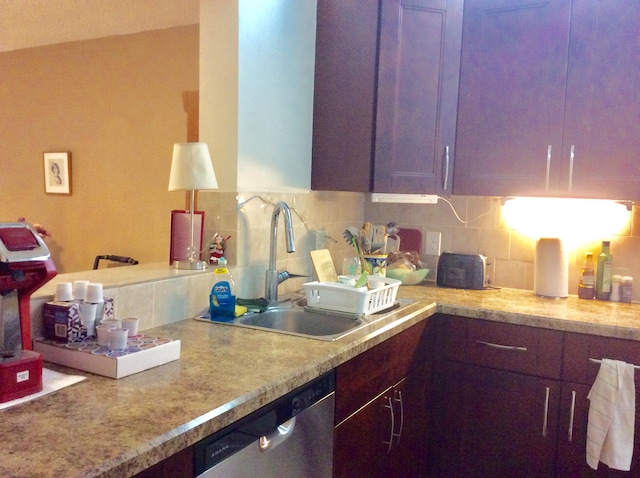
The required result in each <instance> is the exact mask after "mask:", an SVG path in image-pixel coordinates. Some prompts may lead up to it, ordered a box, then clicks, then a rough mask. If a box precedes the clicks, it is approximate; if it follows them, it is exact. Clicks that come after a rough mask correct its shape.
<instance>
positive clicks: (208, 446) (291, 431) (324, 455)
mask: <svg viewBox="0 0 640 478" xmlns="http://www.w3.org/2000/svg"><path fill="white" fill-rule="evenodd" d="M334 404H335V378H334V374H333V372H330V373H328V374H325V375H323V376H322V377H319V378H317V379H316V380H313V381H312V382H310V383H308V384H306V385H304V386H302V387H300V388H298V389H296V390H294V391H293V392H291V393H289V394H287V395H285V396H284V397H282V398H280V399H278V400H276V401H274V402H273V403H271V404H269V405H266V406H264V407H263V408H261V409H260V410H257V411H256V412H254V413H252V414H251V415H249V416H247V417H245V418H244V419H241V420H239V421H238V422H236V423H234V424H233V425H230V426H228V427H226V428H224V429H222V430H220V431H219V432H217V433H215V434H213V435H211V436H210V437H207V438H205V439H204V440H201V441H200V442H198V443H196V445H195V448H194V462H195V463H194V464H195V474H196V477H198V478H202V477H206V478H214V477H224V478H234V477H237V478H247V477H251V478H253V477H256V476H259V477H260V478H270V477H274V478H285V477H287V478H288V477H305V478H325V477H327V478H329V477H331V476H332V473H333V414H334Z"/></svg>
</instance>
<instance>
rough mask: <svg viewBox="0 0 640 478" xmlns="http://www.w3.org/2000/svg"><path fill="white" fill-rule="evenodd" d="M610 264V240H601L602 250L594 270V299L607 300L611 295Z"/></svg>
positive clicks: (611, 260) (611, 258)
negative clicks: (596, 267) (595, 270)
mask: <svg viewBox="0 0 640 478" xmlns="http://www.w3.org/2000/svg"><path fill="white" fill-rule="evenodd" d="M612 264H613V256H612V255H611V242H610V241H602V252H601V253H600V255H599V256H598V269H597V272H596V274H597V275H596V299H598V300H609V296H610V295H611V269H612Z"/></svg>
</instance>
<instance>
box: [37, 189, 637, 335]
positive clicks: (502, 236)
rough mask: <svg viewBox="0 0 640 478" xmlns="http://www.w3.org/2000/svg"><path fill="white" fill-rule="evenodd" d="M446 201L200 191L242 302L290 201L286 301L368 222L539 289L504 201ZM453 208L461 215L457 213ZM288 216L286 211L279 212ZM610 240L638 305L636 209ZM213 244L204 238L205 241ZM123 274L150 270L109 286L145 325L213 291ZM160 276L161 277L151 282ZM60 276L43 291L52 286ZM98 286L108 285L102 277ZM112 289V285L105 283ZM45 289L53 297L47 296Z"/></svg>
mask: <svg viewBox="0 0 640 478" xmlns="http://www.w3.org/2000/svg"><path fill="white" fill-rule="evenodd" d="M448 200H449V201H450V204H449V203H448V202H447V201H445V200H442V199H441V200H439V201H438V203H437V204H428V205H417V204H384V203H371V202H370V198H369V195H368V194H362V193H342V192H311V193H255V194H243V195H238V194H235V193H211V194H207V195H201V196H200V198H199V209H203V210H205V212H206V215H205V238H211V237H213V234H215V233H216V232H218V233H220V234H223V235H224V236H225V237H226V236H231V239H230V241H229V246H228V249H227V251H226V252H225V255H226V256H227V259H228V260H229V264H230V269H231V272H232V274H233V277H234V279H235V280H236V285H237V289H236V294H237V296H238V297H242V298H258V297H264V279H265V272H266V270H267V267H268V262H269V249H270V237H271V230H270V227H271V217H272V213H273V206H274V204H275V203H277V202H278V201H285V202H286V203H287V204H288V205H289V207H290V208H291V212H292V220H293V229H294V236H295V245H296V251H295V252H294V253H291V254H288V253H287V252H286V250H285V240H284V225H283V224H284V220H283V218H282V217H280V218H279V220H278V233H277V240H278V248H277V269H278V270H288V271H289V272H291V273H296V274H303V275H307V276H309V277H306V278H297V279H290V280H288V281H286V282H284V283H282V284H281V285H280V287H279V293H280V294H281V295H284V294H286V293H288V292H294V291H298V290H300V289H301V287H302V284H303V283H304V282H305V281H309V280H313V279H314V277H313V275H314V273H313V267H312V264H311V260H310V257H309V251H311V250H314V249H329V251H330V252H331V256H332V258H333V260H334V264H335V267H336V269H337V270H338V271H339V272H340V271H341V269H342V260H343V259H344V258H345V257H348V256H352V255H353V248H352V247H351V246H350V245H349V244H347V242H346V241H345V240H344V238H343V236H342V233H343V231H344V229H345V228H346V227H347V226H350V225H352V226H356V227H359V226H360V225H362V223H363V222H364V221H365V220H367V221H370V222H377V223H381V224H387V223H388V222H390V221H395V222H397V223H399V224H400V226H403V227H406V228H415V229H419V230H420V231H422V234H423V237H425V236H426V233H427V232H440V233H441V238H442V239H441V250H442V251H453V252H463V253H481V254H484V255H485V256H487V258H488V260H487V262H488V264H489V266H488V273H489V277H490V280H491V284H492V285H494V286H496V287H505V288H514V289H523V290H533V270H534V268H533V262H534V252H535V241H534V240H533V239H530V238H528V237H526V236H524V235H522V234H520V233H518V232H516V231H513V230H510V229H509V228H507V226H506V225H505V221H504V219H503V217H502V214H501V211H502V206H501V203H500V201H499V200H498V199H496V198H482V197H462V196H457V197H456V196H454V197H451V198H449V199H448ZM454 210H455V212H454ZM281 216H282V214H281ZM602 239H610V240H611V242H612V251H613V257H614V272H616V271H618V272H621V273H623V274H625V275H631V276H634V277H635V278H636V287H634V293H633V301H634V302H640V254H639V252H640V212H639V208H638V207H637V206H634V207H633V210H632V211H631V214H630V222H629V224H628V227H626V228H625V230H624V232H623V233H620V234H619V235H617V236H614V237H607V238H602ZM205 240H206V239H205ZM422 249H423V250H421V251H420V253H421V256H422V259H423V261H425V262H426V263H427V264H428V265H429V266H430V269H431V272H430V273H429V276H428V278H427V279H428V280H432V281H433V280H435V268H436V265H437V260H438V256H435V255H432V256H430V255H427V254H425V251H424V241H423V245H422ZM586 251H592V252H593V253H594V255H597V254H598V253H599V252H600V242H599V241H591V242H586V243H584V244H579V245H578V246H577V247H576V248H575V249H573V250H571V251H569V254H570V255H569V293H570V294H577V284H578V277H579V273H580V267H581V265H582V258H583V256H584V252H586ZM134 267H135V268H137V269H134V268H131V269H128V268H125V269H122V271H129V270H130V271H133V270H136V271H142V272H141V273H137V274H142V279H141V280H130V278H127V280H123V281H122V284H126V285H121V286H118V285H117V281H116V284H112V285H111V286H110V287H108V288H105V295H106V296H108V297H113V299H114V301H115V307H116V315H117V316H118V317H120V318H122V317H139V318H140V319H141V324H140V329H141V330H144V329H148V328H151V327H154V326H158V325H163V324H167V323H171V322H175V321H178V320H183V319H184V318H188V317H193V316H194V315H196V314H197V313H198V312H200V311H201V310H202V309H203V308H206V307H207V305H208V297H209V292H210V290H211V286H212V285H213V274H212V273H211V271H210V270H209V271H207V272H204V273H196V274H194V275H189V274H187V275H180V274H177V276H175V277H174V273H173V272H170V268H169V266H168V264H149V265H141V266H134ZM154 267H155V268H157V269H158V271H160V272H159V273H158V277H157V278H149V277H146V276H145V274H146V272H145V271H147V270H148V271H149V274H151V275H153V274H155V273H156V269H154ZM99 273H100V271H89V272H87V273H78V274H73V275H71V274H70V275H66V276H67V279H66V280H75V279H85V278H87V279H91V277H86V276H87V274H99ZM59 280H64V277H57V278H55V279H54V281H52V283H51V284H48V285H47V286H45V287H46V288H49V289H51V290H53V289H52V287H53V283H54V282H55V281H59ZM92 280H93V281H100V279H98V280H95V279H92ZM105 285H106V284H105ZM45 292H46V291H45ZM46 300H50V297H49V298H47V297H46V293H40V294H39V295H37V296H35V297H34V298H33V299H32V301H31V303H32V311H31V316H32V329H33V331H32V333H33V336H34V337H37V336H39V335H41V332H42V331H41V327H42V324H41V320H39V319H38V318H39V317H40V319H41V316H42V305H43V304H44V302H46Z"/></svg>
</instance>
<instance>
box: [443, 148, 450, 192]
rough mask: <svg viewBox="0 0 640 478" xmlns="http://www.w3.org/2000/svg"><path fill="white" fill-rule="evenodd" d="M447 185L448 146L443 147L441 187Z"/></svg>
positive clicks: (446, 186)
mask: <svg viewBox="0 0 640 478" xmlns="http://www.w3.org/2000/svg"><path fill="white" fill-rule="evenodd" d="M448 187H449V146H445V147H444V178H443V179H442V189H443V190H444V191H446V190H447V188H448Z"/></svg>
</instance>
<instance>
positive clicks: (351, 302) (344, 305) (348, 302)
mask: <svg viewBox="0 0 640 478" xmlns="http://www.w3.org/2000/svg"><path fill="white" fill-rule="evenodd" d="M383 279H384V283H385V285H383V286H382V287H379V288H377V289H371V290H367V289H366V287H362V288H360V289H355V288H354V287H350V286H345V285H343V284H337V283H335V282H318V281H314V282H308V283H306V284H303V287H304V290H305V293H306V295H307V307H309V308H312V309H323V310H333V311H338V312H346V313H349V314H355V315H369V314H374V313H376V312H379V311H381V310H384V309H388V308H389V307H391V306H392V305H393V304H395V301H396V295H397V294H398V287H399V286H400V284H401V283H402V282H401V281H399V280H396V279H391V278H388V277H384V278H383Z"/></svg>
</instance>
